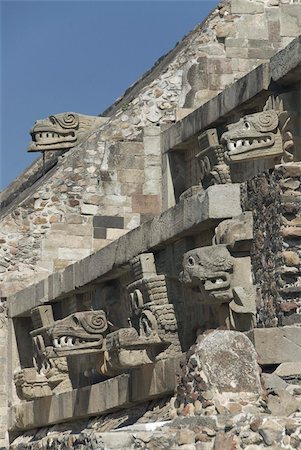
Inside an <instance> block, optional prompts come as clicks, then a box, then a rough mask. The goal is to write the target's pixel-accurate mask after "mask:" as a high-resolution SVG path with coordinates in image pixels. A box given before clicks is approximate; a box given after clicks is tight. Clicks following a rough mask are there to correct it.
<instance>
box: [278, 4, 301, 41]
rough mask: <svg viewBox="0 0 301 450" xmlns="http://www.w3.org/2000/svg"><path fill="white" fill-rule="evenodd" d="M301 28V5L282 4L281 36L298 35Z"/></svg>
mask: <svg viewBox="0 0 301 450" xmlns="http://www.w3.org/2000/svg"><path fill="white" fill-rule="evenodd" d="M300 29H301V5H297V4H295V5H280V34H281V36H297V35H298V34H299V33H300Z"/></svg>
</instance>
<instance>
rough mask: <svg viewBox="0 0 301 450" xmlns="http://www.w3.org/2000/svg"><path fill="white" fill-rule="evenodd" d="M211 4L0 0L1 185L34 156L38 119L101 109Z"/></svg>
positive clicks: (212, 3)
mask: <svg viewBox="0 0 301 450" xmlns="http://www.w3.org/2000/svg"><path fill="white" fill-rule="evenodd" d="M215 4H217V1H212V0H210V1H203V0H195V1H189V0H187V1H186V0H185V1H184V0H181V1H179V0H178V1H174V0H152V1H146V0H136V1H128V0H123V1H117V0H110V1H109V0H108V1H102V0H98V1H75V0H73V1H72V0H65V1H43V0H36V1H27V0H23V1H13V0H10V1H3V0H0V7H1V97H2V102H1V159H0V163H1V171H0V190H1V189H3V188H5V187H6V186H7V185H8V184H9V183H10V182H12V181H13V179H14V178H15V177H16V176H18V174H20V173H21V172H22V171H23V170H24V169H25V168H26V167H27V166H28V165H29V164H30V163H31V162H32V161H33V160H34V159H35V158H36V157H37V156H38V155H37V154H34V155H33V154H29V153H27V146H28V144H29V141H30V136H29V134H28V131H29V129H30V128H31V127H32V125H33V124H34V122H35V120H36V119H40V118H44V117H47V116H48V115H49V114H54V113H58V112H65V111H74V112H81V113H84V114H91V115H97V114H100V113H101V112H102V111H104V110H105V109H106V108H107V107H108V106H109V105H110V104H112V103H113V102H114V100H115V99H116V98H117V97H119V96H120V95H121V94H122V93H123V92H124V91H125V89H127V88H128V87H129V86H130V84H132V83H133V82H134V81H136V80H137V79H138V78H139V77H140V76H141V75H142V74H143V73H144V72H145V71H146V70H148V69H149V68H150V67H151V66H152V65H153V63H154V62H155V61H156V60H157V59H158V58H159V57H160V56H162V55H163V54H164V53H166V52H168V51H169V50H170V49H171V48H173V47H174V46H175V44H176V42H178V41H179V40H181V39H182V37H183V36H184V35H185V34H187V33H188V32H189V31H191V30H192V29H193V28H194V27H195V26H196V25H197V24H198V23H199V22H201V21H202V20H203V19H204V18H205V17H206V16H207V15H208V13H209V12H210V11H211V10H212V9H213V8H214V6H215Z"/></svg>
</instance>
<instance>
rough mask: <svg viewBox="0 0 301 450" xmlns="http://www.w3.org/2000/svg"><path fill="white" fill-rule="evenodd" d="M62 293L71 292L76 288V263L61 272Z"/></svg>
mask: <svg viewBox="0 0 301 450" xmlns="http://www.w3.org/2000/svg"><path fill="white" fill-rule="evenodd" d="M60 277H61V289H62V293H67V292H71V291H73V290H74V289H75V280H74V265H73V264H71V265H70V266H68V267H66V268H65V270H63V271H62V272H60Z"/></svg>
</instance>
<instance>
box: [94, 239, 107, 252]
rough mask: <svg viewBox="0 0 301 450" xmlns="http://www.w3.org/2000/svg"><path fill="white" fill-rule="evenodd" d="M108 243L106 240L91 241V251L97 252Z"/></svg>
mask: <svg viewBox="0 0 301 450" xmlns="http://www.w3.org/2000/svg"><path fill="white" fill-rule="evenodd" d="M110 242H111V241H109V240H108V239H93V251H94V252H96V251H97V250H100V249H102V248H103V247H105V246H106V245H108V244H109V243H110Z"/></svg>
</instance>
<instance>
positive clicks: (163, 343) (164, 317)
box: [101, 253, 181, 376]
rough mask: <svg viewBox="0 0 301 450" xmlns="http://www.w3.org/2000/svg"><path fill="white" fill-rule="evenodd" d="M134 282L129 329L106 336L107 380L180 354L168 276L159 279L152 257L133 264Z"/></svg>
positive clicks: (104, 370) (139, 258) (104, 367)
mask: <svg viewBox="0 0 301 450" xmlns="http://www.w3.org/2000/svg"><path fill="white" fill-rule="evenodd" d="M131 266H132V274H133V277H134V281H133V282H132V283H130V284H129V285H128V286H127V292H128V295H129V300H130V317H129V322H130V325H131V326H130V327H129V328H122V329H119V330H117V331H114V332H113V333H110V334H108V335H107V336H106V349H105V352H104V361H103V364H102V365H101V372H102V373H103V374H105V375H107V376H113V375H116V374H118V373H122V372H123V371H126V370H128V369H130V368H133V367H138V366H141V365H144V364H150V363H153V362H155V361H157V360H160V359H164V358H168V357H172V356H176V354H178V353H181V346H180V342H179V337H178V324H177V319H176V314H175V310H174V306H173V305H172V304H170V303H169V298H168V290H167V281H166V277H165V275H157V270H156V266H155V259H154V255H153V254H152V253H145V254H141V255H139V256H137V257H136V258H134V259H133V260H132V261H131Z"/></svg>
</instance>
